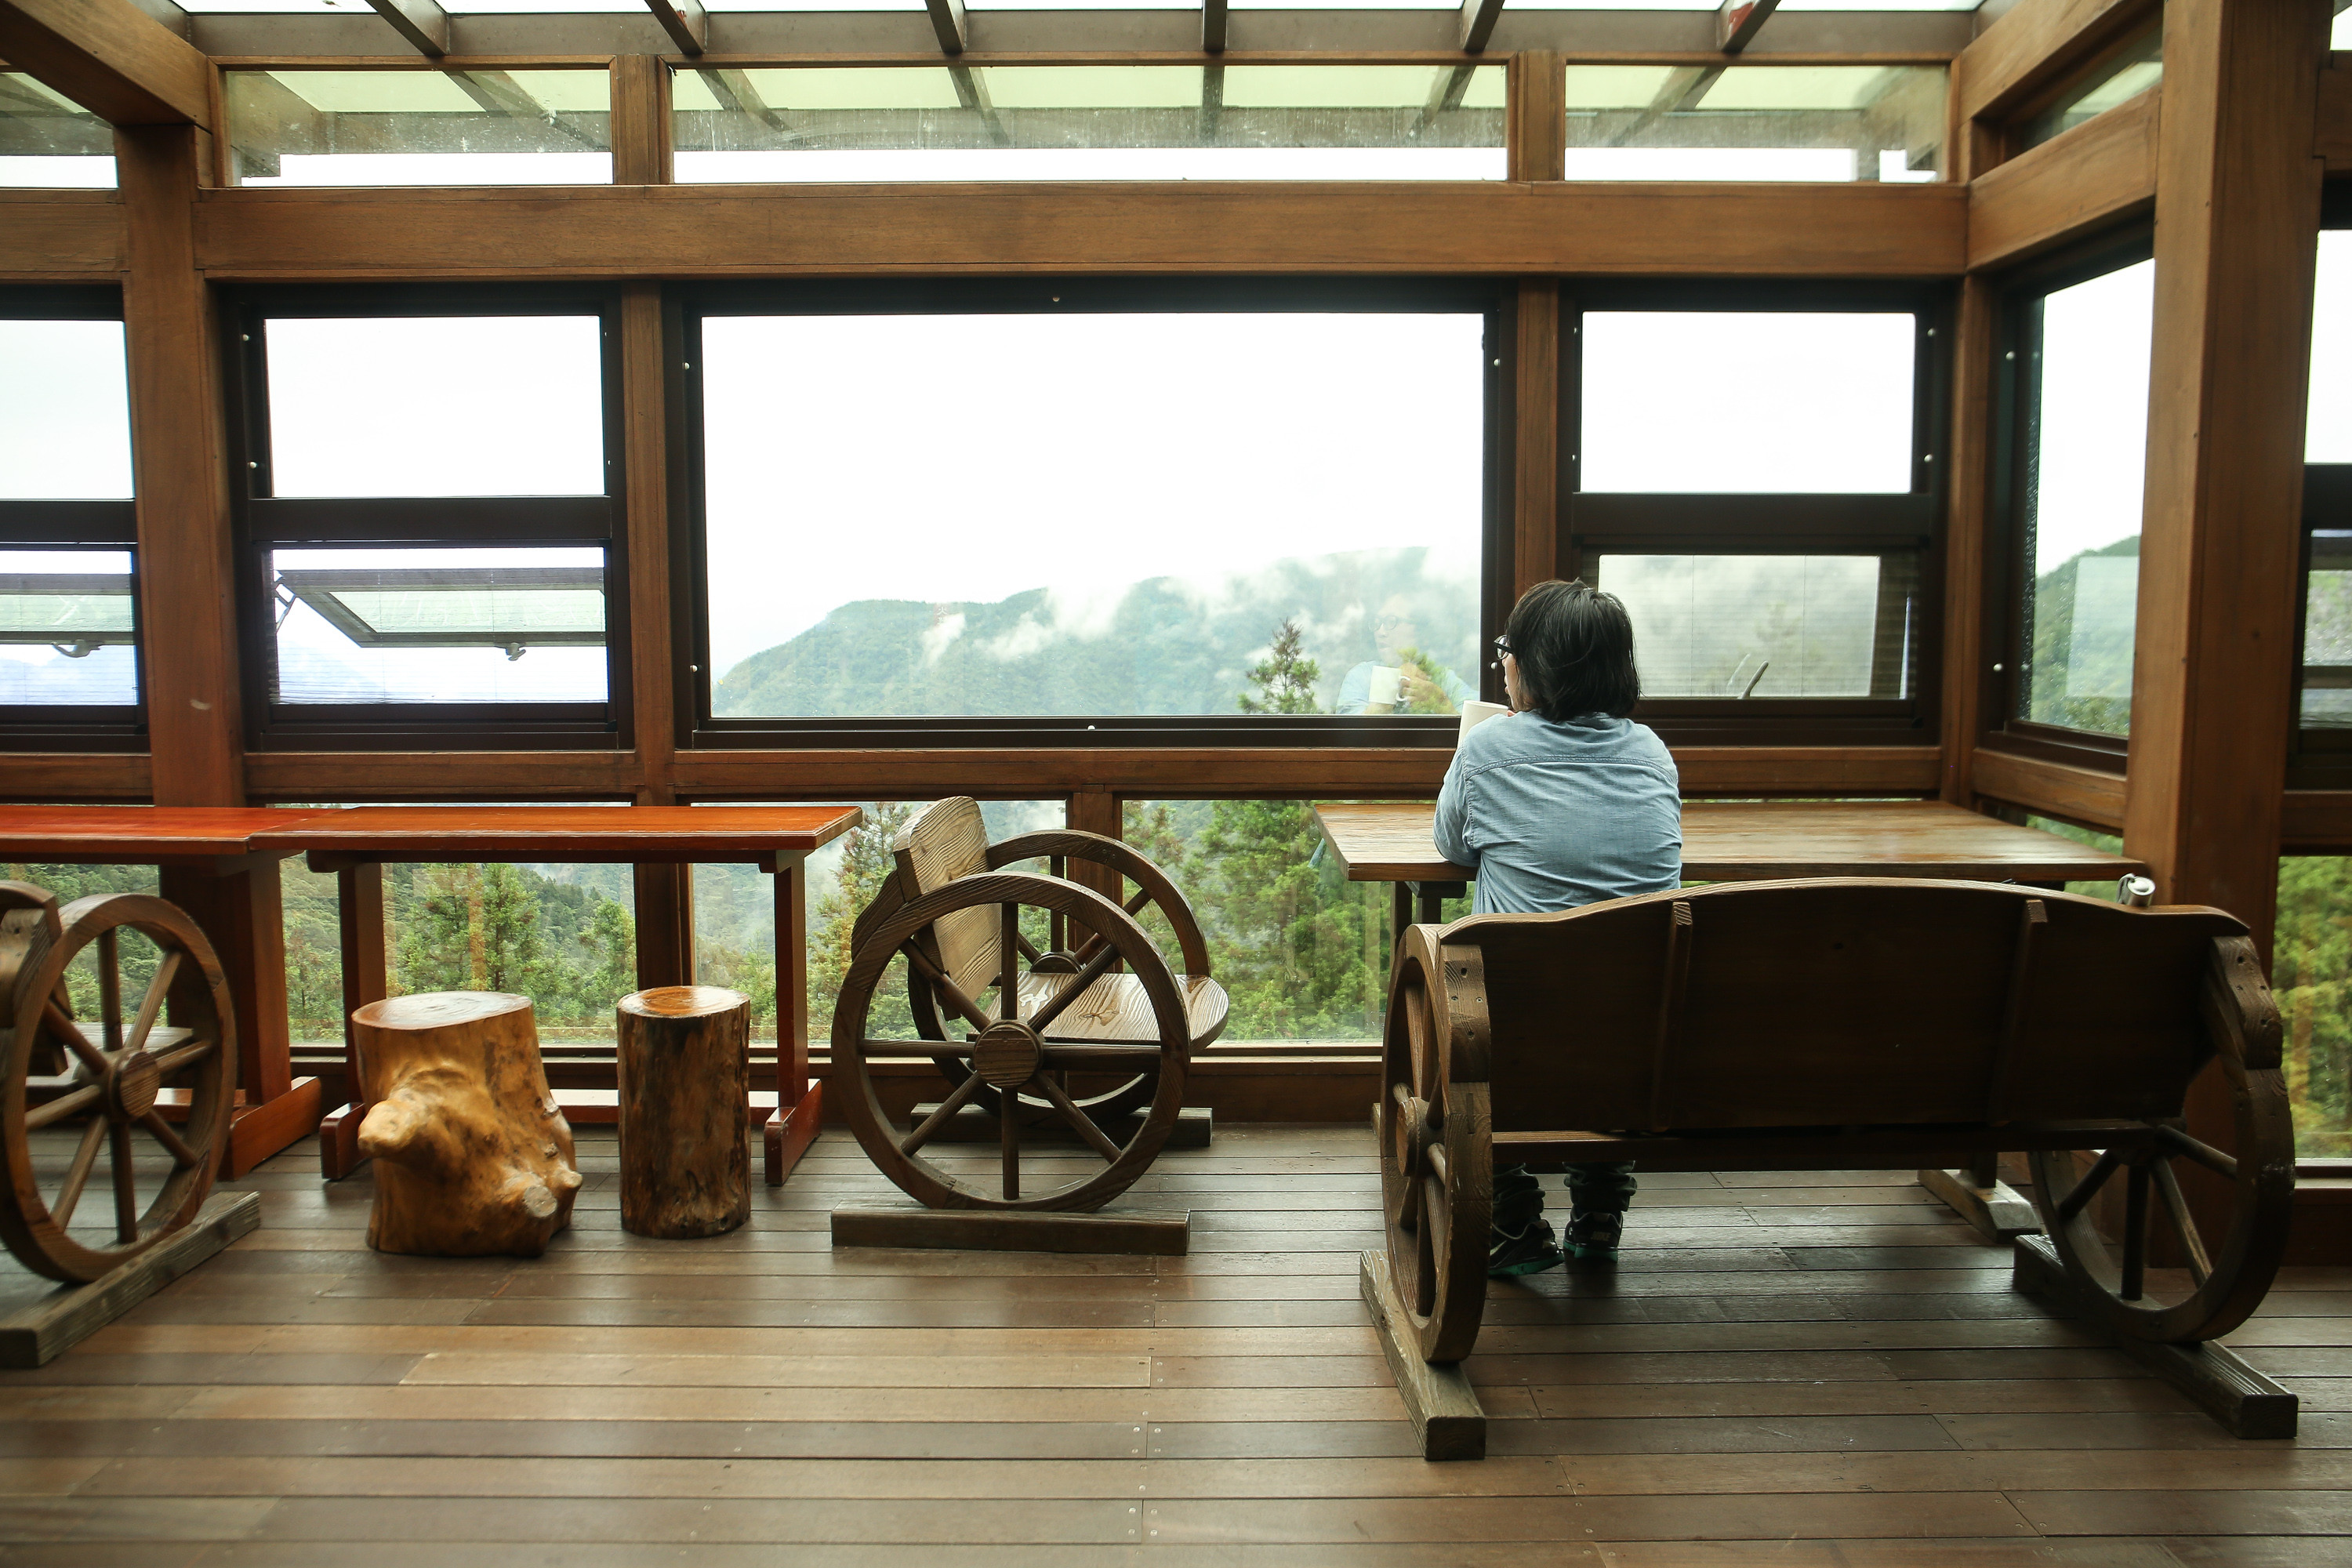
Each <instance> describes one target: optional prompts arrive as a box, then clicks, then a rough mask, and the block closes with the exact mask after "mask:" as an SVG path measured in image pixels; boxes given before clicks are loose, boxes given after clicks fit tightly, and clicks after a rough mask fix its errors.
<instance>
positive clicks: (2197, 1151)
mask: <svg viewBox="0 0 2352 1568" xmlns="http://www.w3.org/2000/svg"><path fill="white" fill-rule="evenodd" d="M2156 1141H2157V1142H2159V1143H2161V1144H2163V1145H2164V1146H2165V1147H2166V1148H2167V1149H2169V1150H2171V1151H2172V1152H2174V1153H2176V1154H2179V1155H2183V1156H2185V1157H2186V1158H2188V1159H2191V1160H2194V1161H2196V1162H2197V1163H2199V1164H2200V1165H2202V1166H2204V1167H2205V1168H2206V1169H2207V1170H2209V1171H2211V1172H2213V1173H2215V1174H2217V1175H2221V1176H2226V1177H2228V1178H2229V1179H2230V1180H2231V1181H2233V1182H2234V1181H2236V1180H2237V1179H2238V1162H2237V1161H2236V1160H2234V1159H2232V1158H2231V1157H2230V1156H2229V1155H2227V1154H2224V1153H2223V1152H2221V1151H2220V1150H2219V1149H2216V1148H2214V1147H2213V1145H2211V1144H2210V1143H2208V1142H2203V1141H2202V1140H2201V1139H2197V1138H2192V1137H2190V1136H2189V1134H2188V1133H2186V1132H2183V1131H2181V1130H2180V1129H2179V1128H2178V1127H2163V1126H2159V1127H2158V1128H2157V1130H2156Z"/></svg>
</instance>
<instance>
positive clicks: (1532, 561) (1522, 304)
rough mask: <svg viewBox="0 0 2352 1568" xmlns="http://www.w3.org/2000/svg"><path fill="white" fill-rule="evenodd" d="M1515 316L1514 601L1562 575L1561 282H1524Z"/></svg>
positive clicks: (1513, 448)
mask: <svg viewBox="0 0 2352 1568" xmlns="http://www.w3.org/2000/svg"><path fill="white" fill-rule="evenodd" d="M1517 315H1518V342H1517V373H1516V374H1517V384H1516V386H1515V387H1514V388H1513V396H1512V407H1513V410H1514V413H1515V416H1516V418H1515V424H1516V426H1517V430H1516V438H1515V439H1514V441H1513V443H1512V455H1513V468H1512V475H1511V496H1512V511H1513V514H1514V517H1513V523H1512V539H1513V546H1512V565H1511V594H1512V597H1513V598H1514V599H1517V596H1518V595H1521V594H1524V593H1526V592H1527V591H1528V589H1529V588H1530V587H1532V586H1534V585H1535V584H1538V583H1540V582H1543V581H1544V580H1545V579H1547V578H1549V577H1555V576H1558V575H1559V488H1560V486H1559V402H1560V382H1559V375H1560V359H1561V356H1560V303H1559V279H1556V278H1529V279H1522V280H1521V282H1520V284H1519V308H1518V313H1517ZM1473 684H1474V685H1475V681H1474V682H1473Z"/></svg>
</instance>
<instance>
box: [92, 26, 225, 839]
mask: <svg viewBox="0 0 2352 1568" xmlns="http://www.w3.org/2000/svg"><path fill="white" fill-rule="evenodd" d="M141 20H142V21H144V20H145V18H144V17H142V18H141ZM157 30H158V31H161V29H160V28H159V29H157ZM165 36H166V37H169V36H170V35H168V34H166V35H165ZM203 142H204V138H203V136H202V135H201V133H199V132H197V131H196V129H195V128H194V126H191V125H145V126H126V127H124V128H123V129H121V130H120V131H118V132H115V166H116V170H117V174H118V178H119V179H120V181H121V191H122V204H123V210H124V213H125V215H126V216H127V219H128V225H129V228H128V233H129V239H130V245H129V252H130V256H129V259H130V263H131V265H130V268H129V269H128V270H127V271H126V272H125V273H124V275H123V283H122V313H123V326H124V336H125V342H126V344H127V346H128V349H129V355H130V372H131V374H130V388H131V468H132V472H133V474H134V475H135V477H136V480H137V490H138V497H139V500H138V518H139V624H140V635H141V637H142V640H143V641H144V642H145V644H146V647H148V649H149V657H148V658H145V659H144V660H142V668H143V670H144V673H145V679H146V687H147V728H148V733H149V736H150V739H151V742H152V750H153V754H154V798H155V804H156V805H244V804H245V773H244V769H243V765H242V759H241V756H240V753H241V752H242V750H243V747H244V725H243V721H242V718H241V712H242V705H241V698H240V691H241V687H240V682H239V679H238V674H237V637H236V597H237V595H236V548H235V544H234V542H233V540H232V537H231V530H230V524H229V510H228V468H227V456H226V440H225V433H224V431H223V428H222V424H221V406H222V395H221V386H220V374H219V366H220V355H219V353H217V352H216V348H215V342H214V337H213V313H212V309H211V301H210V300H209V299H208V298H207V297H206V294H205V280H204V277H203V275H202V274H201V273H200V272H199V271H198V270H197V268H196V259H195V243H194V208H195V201H196V183H197V178H198V174H199V171H200V170H201V169H202V168H203V167H204V162H205V157H206V155H207V153H208V151H209V149H207V148H206V147H205V146H204V145H203Z"/></svg>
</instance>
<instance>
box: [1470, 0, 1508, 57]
mask: <svg viewBox="0 0 2352 1568" xmlns="http://www.w3.org/2000/svg"><path fill="white" fill-rule="evenodd" d="M1502 19H1503V0H1462V52H1463V53H1464V54H1465V55H1475V54H1478V53H1480V52H1481V51H1483V50H1484V49H1485V48H1486V40H1488V39H1489V38H1492V37H1494V36H1495V24H1496V23H1497V22H1499V21H1501V20H1502Z"/></svg>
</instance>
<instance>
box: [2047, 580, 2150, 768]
mask: <svg viewBox="0 0 2352 1568" xmlns="http://www.w3.org/2000/svg"><path fill="white" fill-rule="evenodd" d="M2138 554H2139V539H2138V536H2137V535H2134V536H2133V537H2132V538H2130V539H2124V540H2118V541H2116V542H2115V543H2113V544H2110V545H2107V546H2105V547H2104V548H2102V549H2098V550H2085V551H2084V552H2082V553H2081V554H2080V555H2077V556H2075V557H2074V558H2073V559H2072V560H2069V561H2067V562H2066V563H2063V565H2060V566H2056V567H2053V568H2052V569H2051V570H2050V571H2048V572H2045V573H2043V574H2042V576H2041V577H2040V579H2039V580H2037V581H2036V582H2035V584H2034V585H2033V598H2032V603H2031V604H2030V605H2028V606H2027V608H2028V611H2029V613H2030V615H2031V616H2032V663H2031V665H2030V666H2029V674H2030V681H2029V686H2030V697H2029V700H2028V702H2027V705H2026V714H2025V717H2027V718H2029V719H2032V720H2034V721H2037V722H2039V723H2043V724H2059V725H2063V726H2064V727H2065V728H2067V729H2070V730H2088V731H2093V732H2094V733H2096V734H2101V735H2126V734H2129V733H2130V732H2131V696H2130V679H2129V676H2130V657H2131V656H2130V650H2129V648H2128V647H2122V646H2117V645H2118V644H2119V640H2120V639H2119V638H2118V637H2117V636H2116V635H2115V634H2116V630H2117V628H2115V627H2107V626H2101V627H2095V628H2085V632H2084V638H2083V639H2082V642H2081V644H2080V645H2079V646H2078V643H2077V639H2076V637H2075V635H2074V609H2075V586H2076V583H2077V580H2078V578H2079V577H2080V576H2081V574H2082V567H2081V563H2082V562H2084V561H2085V560H2088V559H2092V558H2105V557H2111V556H2135V557H2136V556H2137V555H2138ZM2075 661H2082V662H2084V663H2085V664H2086V665H2087V664H2089V663H2091V662H2093V661H2096V662H2097V664H2098V665H2099V667H2100V668H2099V674H2100V676H2101V679H2097V680H2096V681H2095V682H2093V684H2095V685H2098V686H2108V685H2113V684H2116V683H2117V682H2118V681H2119V683H2120V691H2119V693H2118V694H2116V695H2113V696H2094V695H2086V694H2077V695H2069V694H2068V692H2067V689H2066V687H2067V680H2068V676H2069V673H2070V669H2071V667H2072V664H2073V663H2074V662H2075Z"/></svg>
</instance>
